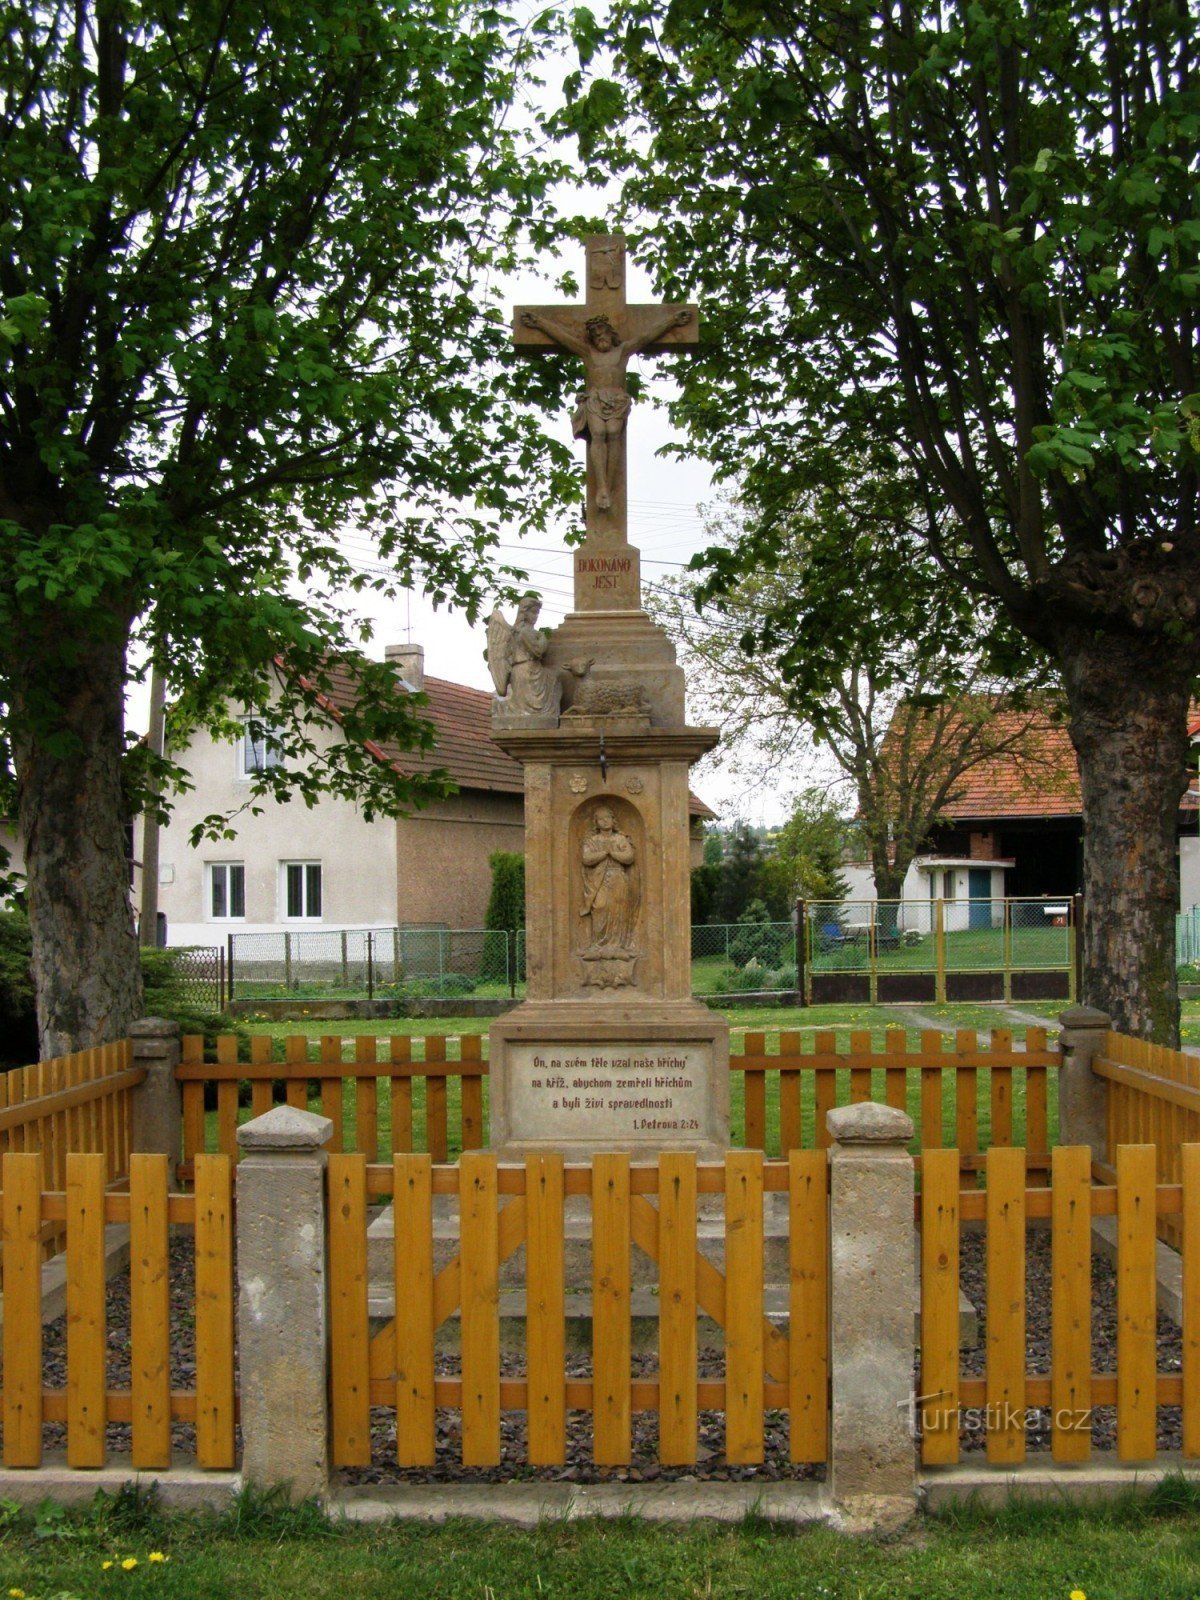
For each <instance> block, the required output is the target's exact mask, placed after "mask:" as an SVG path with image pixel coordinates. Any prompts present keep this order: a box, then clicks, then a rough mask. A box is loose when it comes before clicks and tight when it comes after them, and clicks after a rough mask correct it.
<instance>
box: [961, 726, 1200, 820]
mask: <svg viewBox="0 0 1200 1600" xmlns="http://www.w3.org/2000/svg"><path fill="white" fill-rule="evenodd" d="M1028 718H1029V713H1028V712H1015V711H999V712H997V713H996V714H995V723H996V732H997V737H998V738H1001V739H1002V738H1004V737H1005V735H1006V734H1008V733H1011V734H1017V733H1019V732H1020V729H1021V726H1022V724H1023V723H1025V722H1026V721H1027V720H1028ZM1193 727H1194V728H1195V730H1196V731H1197V732H1200V718H1196V717H1195V715H1194V710H1193V720H1192V722H1190V723H1189V731H1191V729H1192V728H1193ZM955 788H956V797H955V798H954V799H953V800H951V801H950V802H949V803H948V804H947V805H946V807H945V815H946V816H947V818H948V819H949V820H951V821H953V822H973V821H980V822H982V821H986V820H990V819H1000V818H1004V817H1078V816H1082V814H1083V799H1082V796H1081V793H1080V788H1079V765H1078V762H1077V761H1076V758H1075V750H1074V746H1073V745H1072V744H1071V738H1070V735H1069V734H1068V732H1067V729H1066V726H1065V724H1064V723H1061V722H1051V721H1048V720H1047V721H1044V722H1040V721H1039V722H1033V723H1031V724H1030V726H1029V727H1028V729H1027V731H1026V734H1025V736H1024V739H1023V741H1022V749H1021V752H1020V754H1018V755H1013V754H1005V755H1000V756H996V757H994V758H992V759H990V760H986V761H981V762H980V763H979V765H978V766H976V767H972V768H971V769H970V771H968V772H965V773H964V774H963V775H962V777H961V778H960V779H959V781H958V783H957V785H956V786H955ZM1198 799H1200V796H1198V794H1197V788H1196V784H1195V782H1193V784H1192V786H1191V787H1190V788H1189V790H1188V792H1187V793H1186V794H1185V795H1184V796H1183V798H1182V799H1181V800H1180V803H1179V804H1180V809H1181V810H1183V811H1194V810H1196V808H1197V802H1198Z"/></svg>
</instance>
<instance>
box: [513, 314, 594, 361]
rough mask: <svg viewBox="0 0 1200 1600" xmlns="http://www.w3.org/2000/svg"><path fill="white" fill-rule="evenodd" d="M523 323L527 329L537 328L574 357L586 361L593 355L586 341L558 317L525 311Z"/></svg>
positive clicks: (522, 316) (522, 315) (522, 318)
mask: <svg viewBox="0 0 1200 1600" xmlns="http://www.w3.org/2000/svg"><path fill="white" fill-rule="evenodd" d="M521 321H522V323H523V324H524V326H525V327H527V328H536V329H537V330H538V332H539V333H544V334H546V336H547V337H548V338H551V339H553V340H554V342H555V344H561V345H562V346H564V348H565V349H567V350H569V351H570V352H571V353H572V355H576V356H582V357H583V359H584V360H585V361H586V360H587V358H588V356H589V355H591V353H592V352H591V346H590V345H589V344H588V343H587V341H586V339H581V338H580V337H579V335H578V334H577V333H576V332H575V330H574V329H573V328H570V327H568V326H567V324H566V323H565V322H560V321H559V320H558V318H557V317H547V316H543V315H542V313H541V312H540V311H523V312H522V313H521Z"/></svg>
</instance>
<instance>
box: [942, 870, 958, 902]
mask: <svg viewBox="0 0 1200 1600" xmlns="http://www.w3.org/2000/svg"><path fill="white" fill-rule="evenodd" d="M955 879H956V874H955V873H954V871H953V870H951V871H949V872H943V873H942V899H943V900H953V899H954V885H955Z"/></svg>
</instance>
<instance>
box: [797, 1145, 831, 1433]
mask: <svg viewBox="0 0 1200 1600" xmlns="http://www.w3.org/2000/svg"><path fill="white" fill-rule="evenodd" d="M788 1201H789V1204H788V1245H789V1251H788V1256H789V1263H788V1264H789V1284H788V1454H789V1456H790V1458H791V1460H792V1461H824V1460H825V1459H826V1457H827V1455H828V1451H829V1212H828V1203H829V1162H828V1159H827V1157H826V1156H825V1154H824V1152H823V1151H821V1150H793V1151H792V1153H791V1155H790V1156H789V1158H788Z"/></svg>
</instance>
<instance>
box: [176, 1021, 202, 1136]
mask: <svg viewBox="0 0 1200 1600" xmlns="http://www.w3.org/2000/svg"><path fill="white" fill-rule="evenodd" d="M181 1054H182V1061H183V1064H184V1065H185V1066H199V1065H201V1064H202V1063H203V1061H204V1040H203V1039H202V1038H200V1037H198V1036H196V1035H194V1034H193V1035H190V1036H189V1037H188V1038H186V1039H185V1040H184V1041H183V1049H182V1052H181ZM181 1087H182V1099H183V1159H184V1161H185V1162H188V1163H189V1164H190V1163H191V1162H192V1161H194V1160H195V1158H196V1157H197V1156H198V1155H201V1154H203V1151H204V1085H203V1083H194V1082H185V1083H184V1084H183V1085H182V1086H181Z"/></svg>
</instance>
